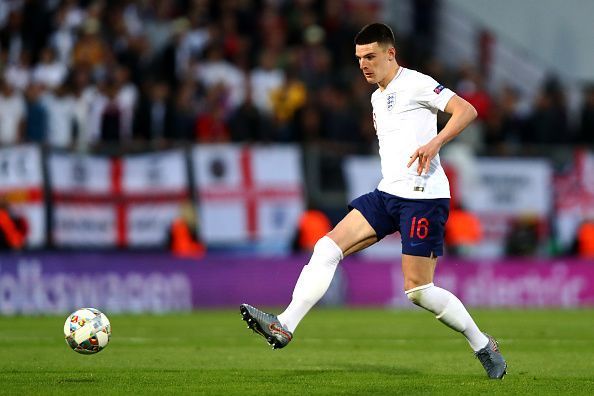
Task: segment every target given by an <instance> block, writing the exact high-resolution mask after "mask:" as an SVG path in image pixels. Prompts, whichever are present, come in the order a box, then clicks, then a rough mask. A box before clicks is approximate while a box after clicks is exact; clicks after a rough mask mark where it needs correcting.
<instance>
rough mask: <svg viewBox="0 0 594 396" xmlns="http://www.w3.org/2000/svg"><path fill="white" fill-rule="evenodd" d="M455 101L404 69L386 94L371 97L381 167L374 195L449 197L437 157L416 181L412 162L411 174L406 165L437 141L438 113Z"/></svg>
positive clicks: (431, 82) (436, 85) (426, 79)
mask: <svg viewBox="0 0 594 396" xmlns="http://www.w3.org/2000/svg"><path fill="white" fill-rule="evenodd" d="M454 95H455V94H454V92H452V91H451V90H449V89H447V88H444V87H443V85H440V84H439V83H438V82H437V81H435V80H434V79H433V78H431V77H429V76H427V75H425V74H422V73H419V72H417V71H415V70H410V69H405V68H404V67H400V69H399V70H398V72H397V74H396V76H395V77H394V79H393V80H392V81H390V83H389V84H388V86H387V87H386V89H384V90H383V91H380V89H379V88H378V89H377V90H376V91H375V92H374V93H373V95H371V105H372V106H373V123H374V126H375V130H376V133H377V138H378V140H379V154H380V158H381V164H382V180H381V181H380V183H379V186H378V190H380V191H384V192H387V193H388V194H392V195H396V196H399V197H402V198H416V199H426V198H449V197H450V186H449V183H448V179H447V177H446V175H445V172H444V171H443V168H442V167H441V163H440V161H439V155H436V156H435V158H433V160H431V165H430V168H429V172H428V173H427V175H425V174H423V175H422V176H418V174H417V165H418V162H416V161H415V162H414V163H413V164H412V165H411V167H410V168H407V167H406V165H407V164H408V161H409V160H410V156H411V155H412V154H413V153H414V152H415V150H416V149H417V148H419V147H420V146H422V145H424V144H427V143H428V142H429V141H430V140H431V139H432V138H434V137H435V136H436V135H437V110H438V109H439V110H442V111H443V110H444V109H445V107H446V105H447V103H448V101H449V100H450V99H451V98H452V97H453V96H454Z"/></svg>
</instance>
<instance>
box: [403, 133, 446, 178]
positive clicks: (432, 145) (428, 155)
mask: <svg viewBox="0 0 594 396" xmlns="http://www.w3.org/2000/svg"><path fill="white" fill-rule="evenodd" d="M440 148H441V144H439V143H438V142H436V141H435V140H431V141H430V142H429V143H427V144H426V145H424V146H421V147H419V148H418V149H416V150H415V152H414V153H413V155H411V156H410V161H408V165H406V167H407V168H410V166H411V165H412V164H413V163H414V162H415V160H417V159H418V160H419V162H418V164H417V173H418V174H419V175H420V174H421V173H423V172H424V173H425V174H427V173H429V167H430V165H431V160H432V159H433V158H434V157H435V156H436V155H437V153H438V152H439V149H440Z"/></svg>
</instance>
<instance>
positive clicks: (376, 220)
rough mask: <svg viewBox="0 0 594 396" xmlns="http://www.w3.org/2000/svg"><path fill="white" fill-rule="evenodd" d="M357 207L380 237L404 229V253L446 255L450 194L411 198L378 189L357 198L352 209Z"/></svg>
mask: <svg viewBox="0 0 594 396" xmlns="http://www.w3.org/2000/svg"><path fill="white" fill-rule="evenodd" d="M353 208H355V209H357V210H358V211H359V212H361V214H363V217H365V219H366V220H367V222H368V223H369V224H370V225H371V227H373V229H374V230H375V233H376V234H377V238H378V240H380V239H382V238H384V237H385V236H386V235H390V234H393V233H395V232H396V231H400V235H401V236H402V253H404V254H409V255H411V256H423V257H431V256H432V255H433V256H441V255H443V236H444V231H445V223H446V221H447V220H448V215H449V212H450V199H449V198H437V199H408V198H400V197H397V196H395V195H391V194H388V193H385V192H383V191H379V190H377V189H376V190H375V191H373V192H370V193H368V194H365V195H361V196H360V197H359V198H357V199H355V200H353V201H352V202H351V203H350V204H349V210H352V209H353Z"/></svg>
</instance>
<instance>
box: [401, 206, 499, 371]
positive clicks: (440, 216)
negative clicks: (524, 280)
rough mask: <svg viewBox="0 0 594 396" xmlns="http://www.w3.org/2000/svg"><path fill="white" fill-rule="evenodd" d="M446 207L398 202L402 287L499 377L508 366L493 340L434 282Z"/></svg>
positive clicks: (441, 244)
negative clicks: (464, 342)
mask: <svg viewBox="0 0 594 396" xmlns="http://www.w3.org/2000/svg"><path fill="white" fill-rule="evenodd" d="M448 207H449V202H448V200H442V199H435V200H432V199H429V200H403V201H402V202H401V204H400V211H401V222H400V229H401V235H402V253H403V255H402V273H403V275H404V290H405V293H406V295H407V297H408V298H409V300H410V301H412V302H413V303H414V304H416V305H418V306H420V307H422V308H425V309H426V310H428V311H430V312H432V313H433V314H434V315H435V317H436V318H437V319H438V320H439V321H440V322H442V323H443V324H445V325H446V326H448V327H450V328H451V329H453V330H455V331H458V332H460V333H462V334H463V335H464V336H465V337H466V339H467V340H468V343H469V344H470V346H471V348H472V349H473V350H474V352H475V354H476V355H477V357H479V359H480V360H481V363H482V364H483V366H484V367H485V370H486V371H487V374H488V375H489V377H491V378H502V377H503V375H505V372H506V367H507V366H506V363H505V360H504V359H503V357H502V356H501V354H500V353H499V350H498V348H497V344H496V342H495V341H494V340H493V339H492V338H490V337H487V336H486V335H485V334H483V333H482V332H481V331H480V330H479V328H478V326H477V325H476V323H475V322H474V320H473V319H472V317H471V316H470V314H469V313H468V311H467V310H466V308H465V307H464V305H463V304H462V302H461V301H460V300H459V299H458V298H457V297H456V296H455V295H454V294H452V293H451V292H449V291H448V290H445V289H442V288H440V287H437V286H435V285H434V284H433V276H434V273H435V267H436V265H437V257H438V256H441V255H442V253H443V235H444V226H445V222H446V220H447V214H448Z"/></svg>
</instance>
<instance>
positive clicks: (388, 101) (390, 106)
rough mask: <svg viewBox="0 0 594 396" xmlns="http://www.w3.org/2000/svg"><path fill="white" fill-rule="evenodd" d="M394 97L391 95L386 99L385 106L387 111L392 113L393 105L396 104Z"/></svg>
mask: <svg viewBox="0 0 594 396" xmlns="http://www.w3.org/2000/svg"><path fill="white" fill-rule="evenodd" d="M395 96H396V94H393V93H391V94H389V95H388V97H387V98H386V104H387V106H388V111H392V109H393V108H394V104H395V102H396V98H395Z"/></svg>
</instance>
